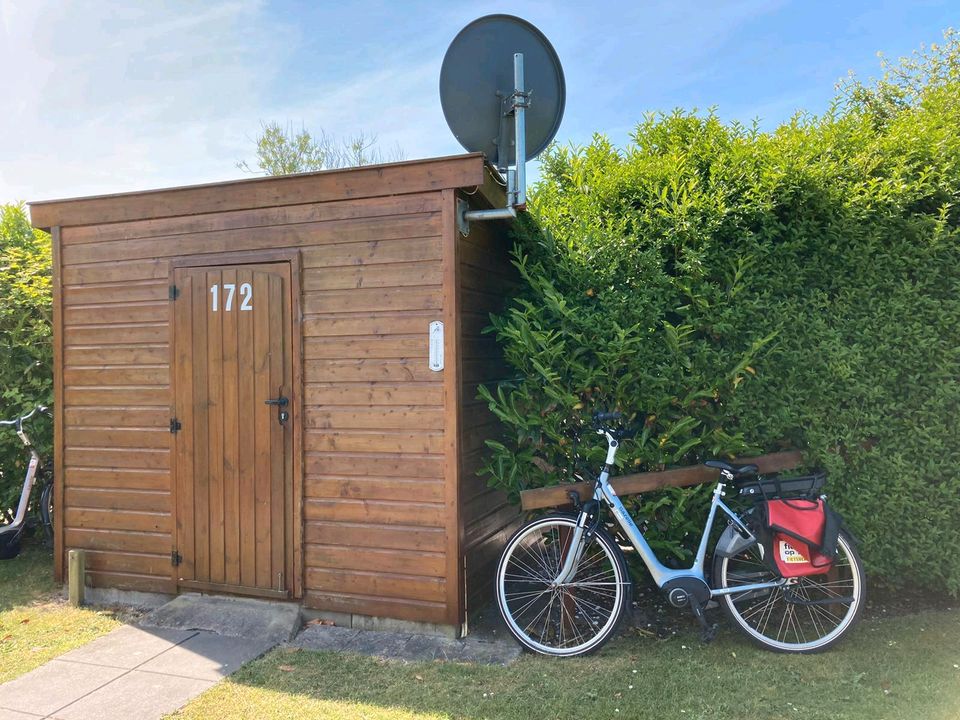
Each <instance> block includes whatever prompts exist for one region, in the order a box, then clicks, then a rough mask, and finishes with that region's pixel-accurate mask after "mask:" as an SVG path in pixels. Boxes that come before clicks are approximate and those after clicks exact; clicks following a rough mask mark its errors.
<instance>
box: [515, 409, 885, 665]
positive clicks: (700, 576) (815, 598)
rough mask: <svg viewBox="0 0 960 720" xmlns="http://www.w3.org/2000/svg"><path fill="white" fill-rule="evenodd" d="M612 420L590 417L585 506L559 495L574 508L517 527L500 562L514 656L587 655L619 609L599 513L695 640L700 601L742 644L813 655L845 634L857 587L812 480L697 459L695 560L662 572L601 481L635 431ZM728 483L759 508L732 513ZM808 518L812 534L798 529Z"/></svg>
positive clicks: (818, 484)
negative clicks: (699, 507) (701, 487)
mask: <svg viewBox="0 0 960 720" xmlns="http://www.w3.org/2000/svg"><path fill="white" fill-rule="evenodd" d="M620 418H621V415H620V413H598V414H597V415H595V416H594V428H595V430H596V431H597V434H600V435H604V436H605V437H606V439H607V456H606V461H605V463H604V465H603V468H602V470H601V472H600V474H599V475H598V476H597V477H596V480H595V484H594V492H593V497H592V499H590V500H588V501H587V502H584V503H582V504H581V503H580V499H579V496H578V495H577V494H576V493H571V500H572V501H573V502H574V504H575V507H576V513H573V514H553V515H549V516H546V517H543V518H539V519H536V520H533V521H530V522H528V523H527V524H525V525H523V526H522V527H521V528H520V529H519V530H517V531H516V532H515V533H514V534H513V536H512V537H511V538H510V540H509V541H508V542H507V545H506V547H505V549H504V551H503V554H502V556H501V558H500V563H499V565H498V567H497V576H496V592H497V603H498V605H499V608H500V612H501V614H502V615H503V618H504V620H505V621H506V624H507V627H508V628H509V630H510V632H511V633H512V634H513V636H514V637H515V638H516V639H517V640H518V641H519V642H520V643H521V644H522V645H523V646H524V647H525V648H526V649H528V650H532V651H534V652H538V653H542V654H544V655H553V656H558V657H571V656H575V655H583V654H586V653H589V652H592V651H594V650H596V649H598V648H599V647H600V646H601V645H603V643H604V642H606V640H607V639H608V638H609V637H610V636H611V635H612V634H613V632H614V630H615V629H616V627H617V624H618V622H619V620H620V619H621V617H622V616H623V615H624V613H625V612H626V611H627V609H628V608H629V605H630V598H631V593H632V582H631V580H630V577H629V574H628V570H627V564H626V560H625V557H624V553H623V550H622V549H621V547H620V546H619V545H618V543H617V542H616V541H615V540H614V537H613V536H612V535H611V534H610V533H609V532H608V531H607V530H606V529H605V528H604V527H603V523H602V522H601V511H602V508H603V507H604V506H605V507H607V508H609V510H610V512H611V513H612V515H613V517H614V519H615V520H616V523H617V525H619V527H620V529H621V531H622V534H623V536H624V537H625V538H626V540H628V541H629V544H630V545H632V546H633V548H634V549H635V550H636V552H637V554H638V555H639V557H640V559H641V560H642V561H643V563H644V564H645V565H646V567H647V569H648V570H649V572H650V575H651V577H652V578H653V580H654V582H655V583H656V584H657V586H658V587H659V588H660V589H661V591H662V592H663V593H664V594H665V595H666V597H667V599H668V601H669V602H670V603H671V604H672V605H674V606H675V607H689V608H690V609H691V610H692V611H693V614H694V616H695V617H696V618H697V620H698V621H699V622H700V624H701V627H702V629H703V632H704V639H705V640H709V639H711V638H712V636H713V634H714V632H715V630H716V628H715V627H711V626H708V624H707V622H706V619H705V617H704V609H705V607H706V605H707V603H708V602H709V601H710V600H716V601H717V602H718V603H719V604H720V606H721V607H722V608H723V610H724V611H725V613H726V615H727V616H728V617H729V618H730V619H731V620H732V621H733V623H734V625H735V626H736V627H738V628H739V629H740V630H741V631H743V632H744V633H746V634H747V636H748V637H750V638H751V639H752V640H753V641H754V642H756V643H757V644H759V645H761V646H763V647H764V648H767V649H770V650H774V651H779V652H794V653H809V652H817V651H820V650H825V649H827V648H828V647H830V646H832V645H833V644H834V643H836V642H837V641H839V640H840V639H841V638H842V637H843V636H844V635H845V634H846V633H848V632H849V631H850V630H851V628H853V626H854V625H855V624H856V622H857V620H858V619H859V617H860V614H861V612H862V609H863V603H864V591H865V584H866V581H865V576H864V573H863V568H862V564H861V561H860V557H859V555H858V554H857V550H856V548H855V547H854V543H853V539H852V537H851V535H850V534H849V532H847V531H846V529H844V528H841V527H840V524H841V521H840V519H839V516H838V515H836V514H835V513H833V512H832V511H830V510H828V509H827V508H826V503H825V498H824V496H820V497H817V496H816V493H818V492H819V491H820V489H821V488H822V486H823V480H824V475H823V474H822V473H821V474H818V475H814V476H811V477H807V478H796V479H792V480H791V479H786V480H781V479H779V478H773V479H767V478H763V477H759V476H758V475H757V470H758V468H757V466H756V465H731V464H729V463H726V462H723V461H720V460H711V461H709V462H707V463H706V465H707V466H709V467H712V468H716V469H718V470H719V471H720V475H721V479H720V482H718V483H717V486H716V488H715V489H714V491H713V496H712V499H711V503H710V510H709V514H708V516H707V521H706V525H705V527H704V530H703V535H702V537H701V539H700V542H699V545H698V548H697V554H696V558H695V560H694V563H693V565H692V566H691V567H689V568H684V569H673V568H669V567H667V566H666V565H664V564H662V563H661V562H660V561H659V560H658V559H657V557H656V555H655V553H654V552H653V550H652V549H651V548H650V545H649V544H648V543H647V541H646V540H645V539H644V536H643V533H642V532H641V531H640V529H639V528H638V527H637V525H636V523H635V522H634V521H633V519H632V518H631V517H630V515H629V513H628V512H627V510H626V508H625V507H624V505H623V502H622V501H621V500H620V498H619V497H618V496H617V493H616V491H615V490H614V489H613V487H612V486H611V485H610V482H609V480H610V473H611V471H612V469H613V466H614V461H615V459H616V455H617V449H618V448H619V446H620V442H621V441H622V440H624V439H625V438H628V437H632V435H633V434H634V432H635V431H631V430H627V429H625V428H623V427H619V426H613V425H611V424H610V423H611V422H615V421H619V420H620ZM728 484H729V485H733V487H734V488H736V489H737V490H738V493H739V494H740V496H741V497H746V498H749V499H753V500H757V499H759V500H761V502H756V503H755V504H754V505H753V506H752V507H750V508H749V509H748V510H747V511H746V512H744V513H743V516H740V515H738V514H737V513H736V512H734V511H733V510H731V509H730V507H728V506H727V504H726V503H725V502H724V501H723V497H724V496H725V489H726V487H727V485H728ZM718 510H720V511H722V512H723V513H724V514H725V515H726V516H727V518H728V523H729V524H728V525H727V527H726V528H725V529H724V530H723V532H722V533H721V534H720V537H719V539H718V541H717V543H716V545H715V547H714V552H713V562H712V573H711V574H710V576H709V578H708V574H707V572H706V571H705V562H706V554H707V546H708V543H709V540H710V537H711V531H712V529H713V526H714V521H715V520H716V515H717V511H718ZM818 519H819V521H820V525H819V530H816V529H811V528H805V527H804V526H806V525H811V521H812V524H813V525H814V526H815V525H816V524H817V522H816V521H817V520H818ZM818 532H819V535H818V536H817V537H816V538H815V537H813V535H816V534H817V533H818ZM804 541H805V542H804ZM710 580H712V582H710Z"/></svg>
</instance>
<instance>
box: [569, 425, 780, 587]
mask: <svg viewBox="0 0 960 720" xmlns="http://www.w3.org/2000/svg"><path fill="white" fill-rule="evenodd" d="M598 434H603V435H605V436H606V438H607V458H606V462H605V463H604V466H603V470H602V471H601V472H600V476H599V477H598V478H597V482H596V485H595V488H594V492H593V499H594V500H597V501H598V502H603V503H606V504H607V506H608V507H609V508H610V511H611V512H612V513H613V516H614V517H615V518H616V520H617V523H618V524H619V525H620V527H621V529H622V530H623V532H624V533H625V534H626V536H627V538H628V539H629V540H630V543H631V544H632V545H633V547H634V549H635V550H636V551H637V554H638V555H640V558H641V559H642V560H643V563H644V565H646V566H647V570H649V571H650V575H651V577H652V578H653V580H654V582H655V583H656V584H657V587H659V588H662V587H663V586H664V585H666V584H667V583H669V582H671V581H673V580H678V579H680V578H695V579H697V580H699V581H701V582H702V583H703V584H704V585H707V586H708V587H709V584H708V583H707V580H706V576H705V574H704V572H703V567H704V562H705V560H706V555H707V543H708V542H709V540H710V531H711V530H712V529H713V523H714V521H715V520H716V516H717V509H718V508H719V509H720V510H722V511H723V512H724V513H725V514H726V515H727V516H728V517H729V518H730V520H731V521H733V523H735V524H736V525H737V527H739V528H740V529H741V530H742V531H743V532H745V533H747V534H748V535H749V536H750V538H751V539H755V538H754V535H753V533H751V532H750V530H749V529H748V528H747V527H746V525H744V523H743V521H742V520H741V519H740V517H739V516H738V515H737V514H736V513H735V512H734V511H733V510H731V509H730V508H729V507H727V504H726V503H725V502H723V500H722V499H721V498H722V497H723V490H724V488H725V487H726V485H725V484H724V483H723V482H722V481H721V482H718V483H717V486H716V488H714V490H713V497H712V499H711V502H710V512H709V514H708V515H707V522H706V525H705V526H704V528H703V535H702V536H701V538H700V544H699V546H698V548H697V555H696V558H695V559H694V563H693V565H692V566H691V567H689V568H685V569H675V568H668V567H667V566H666V565H664V564H663V563H661V562H660V560H659V559H658V558H657V555H656V553H654V551H653V549H652V548H651V547H650V545H649V543H647V541H646V539H645V538H644V537H643V533H642V532H641V531H640V528H638V527H637V524H636V523H635V522H634V521H633V518H632V517H630V513H628V512H627V509H626V507H624V505H623V502H622V501H621V500H620V498H619V497H618V496H617V492H616V490H614V489H613V486H612V485H611V484H610V471H611V470H612V468H613V463H614V460H615V459H616V456H617V448H618V447H619V442H618V441H617V440H616V439H615V438H613V437H612V436H611V435H610V433H609V432H607V431H604V430H601V431H598ZM587 522H588V515H587V513H584V512H581V513H580V517H579V518H578V519H577V527H576V529H575V530H574V534H573V537H572V538H571V542H570V549H571V551H572V552H568V553H567V557H566V559H565V560H564V564H563V567H562V568H561V569H560V573H559V574H558V575H557V577H556V578H555V579H554V585H562V584H564V583H567V582H570V580H571V578H572V577H573V576H574V575H575V574H576V570H577V566H578V565H579V563H580V559H581V556H582V555H583V547H584V543H583V537H584V534H585V532H586V526H587ZM785 583H786V580H784V579H782V578H781V579H779V580H775V581H771V582H762V583H754V584H751V585H738V586H736V587H733V588H718V589H714V588H710V597H718V596H720V595H729V594H732V593H742V592H751V591H754V590H764V589H767V588H775V587H780V586H782V585H784V584H785Z"/></svg>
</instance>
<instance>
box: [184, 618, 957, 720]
mask: <svg viewBox="0 0 960 720" xmlns="http://www.w3.org/2000/svg"><path fill="white" fill-rule="evenodd" d="M175 717H178V718H203V719H204V720H208V719H209V720H218V719H221V718H241V717H256V718H261V719H264V720H270V719H271V718H331V719H332V718H337V719H338V720H359V719H361V718H363V719H364V720H412V719H416V720H426V719H428V718H429V719H431V720H433V719H436V718H469V719H470V720H479V719H480V718H495V719H497V720H500V719H503V720H510V719H513V718H516V719H519V720H534V719H536V720H540V719H541V718H590V719H591V720H593V719H595V718H665V717H670V718H680V719H683V718H689V719H690V720H694V719H710V720H719V719H721V718H730V719H737V720H741V719H742V720H751V719H754V718H757V719H763V720H768V719H771V720H772V719H780V718H782V719H784V720H786V719H789V718H797V719H802V720H818V719H824V720H827V719H829V720H855V719H859V718H863V719H864V720H867V719H869V720H880V719H890V720H893V719H896V718H904V719H905V720H906V719H907V718H909V720H918V719H920V718H923V719H924V720H948V719H950V720H955V719H956V718H958V717H960V612H958V611H956V610H937V611H933V610H931V611H926V612H921V613H918V614H915V615H909V616H903V617H896V618H884V619H881V620H877V619H874V620H865V621H864V622H863V623H861V624H860V625H859V626H858V627H857V629H856V630H855V631H854V635H853V636H851V637H850V638H849V639H848V640H847V641H846V642H844V643H842V644H841V645H839V646H837V647H836V648H835V649H834V650H832V651H830V652H827V653H825V654H821V655H810V656H787V655H776V654H771V653H768V652H765V651H762V650H760V649H757V648H754V647H753V646H752V645H750V644H749V643H748V642H747V641H746V640H745V639H742V638H740V637H739V636H738V635H735V634H734V633H733V631H731V630H727V631H724V632H721V635H720V637H719V638H718V639H717V640H716V641H715V642H714V643H713V644H712V645H708V646H702V645H700V644H699V642H697V640H696V634H695V633H694V631H693V628H692V626H691V627H690V628H688V629H685V630H684V631H683V632H681V633H678V635H677V636H676V637H674V638H671V639H670V640H655V639H652V638H648V637H644V636H642V635H639V634H636V633H634V634H631V635H628V636H625V637H623V638H621V639H619V640H617V641H615V642H614V643H611V644H610V645H609V646H607V647H606V648H604V649H603V650H602V651H601V652H600V653H599V654H597V655H596V656H593V657H588V658H581V659H573V660H551V659H548V658H539V657H532V656H524V657H522V658H521V659H520V660H519V661H518V662H516V663H515V664H513V665H512V666H510V667H507V668H502V667H483V666H476V665H465V664H454V663H412V664H404V663H399V662H388V661H378V660H375V659H371V658H367V657H361V656H357V655H348V654H336V653H323V652H310V651H298V650H292V649H279V650H275V651H273V652H271V653H269V654H268V655H266V656H265V657H263V658H261V659H260V660H258V661H256V662H253V663H250V664H249V665H247V666H245V667H243V668H241V670H240V671H239V672H237V673H236V674H235V675H234V676H232V677H231V678H230V679H229V680H228V681H226V682H223V683H221V684H220V685H218V686H216V687H214V688H212V689H210V690H209V691H208V692H206V693H205V694H204V695H202V696H200V697H199V698H197V699H196V700H194V701H193V702H192V703H190V704H189V705H187V706H186V707H185V708H183V709H182V710H181V711H180V712H179V713H177V714H176V715H175Z"/></svg>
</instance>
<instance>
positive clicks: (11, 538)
mask: <svg viewBox="0 0 960 720" xmlns="http://www.w3.org/2000/svg"><path fill="white" fill-rule="evenodd" d="M37 413H43V414H44V415H47V416H49V415H50V410H49V408H47V407H45V406H43V405H38V406H37V407H35V408H34V409H33V410H31V411H30V412H29V413H27V414H26V415H23V416H22V417H18V418H14V419H13V420H0V427H4V426H5V427H10V426H12V427H14V428H15V429H16V433H17V435H18V436H19V438H20V441H21V442H22V443H23V444H24V446H25V447H26V448H27V449H28V450H29V451H30V462H29V463H28V464H27V474H26V477H25V478H24V480H23V489H22V490H21V491H20V502H19V503H18V504H17V512H16V514H15V515H14V518H13V521H12V522H10V523H8V524H7V525H3V526H0V559H3V560H7V559H10V558H14V557H16V556H17V555H19V554H20V541H21V539H22V537H23V534H24V532H25V531H26V530H27V529H28V528H31V527H34V526H35V525H37V524H39V525H40V526H41V527H42V528H43V532H44V536H45V538H46V541H47V543H48V544H51V543H52V542H53V477H52V475H51V474H50V471H49V469H48V468H47V467H46V466H44V464H43V461H42V460H41V458H40V453H39V452H38V451H37V449H36V447H35V446H34V444H33V442H32V441H31V440H30V437H29V436H28V435H27V432H26V430H25V429H24V427H23V423H24V422H25V421H27V420H30V419H31V418H32V417H33V416H34V415H36V414H37ZM37 486H39V488H40V497H39V505H37V506H35V507H34V508H33V509H34V512H35V513H36V517H35V518H34V517H31V516H30V515H28V511H29V510H30V500H31V496H32V495H33V491H34V489H35V488H36V487H37Z"/></svg>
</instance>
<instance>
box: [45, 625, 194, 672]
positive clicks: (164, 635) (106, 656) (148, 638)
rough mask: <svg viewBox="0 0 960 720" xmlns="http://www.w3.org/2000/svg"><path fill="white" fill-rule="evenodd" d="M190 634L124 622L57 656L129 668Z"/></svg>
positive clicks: (170, 646)
mask: <svg viewBox="0 0 960 720" xmlns="http://www.w3.org/2000/svg"><path fill="white" fill-rule="evenodd" d="M194 635H196V631H194V630H171V629H169V628H140V627H137V626H135V625H124V626H123V627H119V628H117V629H116V630H114V631H112V632H110V633H107V634H106V635H104V636H102V637H99V638H97V639H96V640H94V641H92V642H89V643H87V644H86V645H83V646H82V647H79V648H77V649H76V650H71V651H70V652H68V653H66V654H65V655H61V656H60V657H59V658H58V659H59V660H66V661H70V662H82V663H89V664H91V665H108V666H110V667H118V668H124V669H127V670H132V669H133V668H135V667H137V665H140V664H142V663H144V662H146V661H147V660H149V659H151V658H153V657H156V656H157V655H159V654H160V653H162V652H165V651H166V650H169V649H170V648H172V647H174V646H176V645H177V644H179V643H182V642H183V641H184V640H186V639H187V638H190V637H193V636H194Z"/></svg>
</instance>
